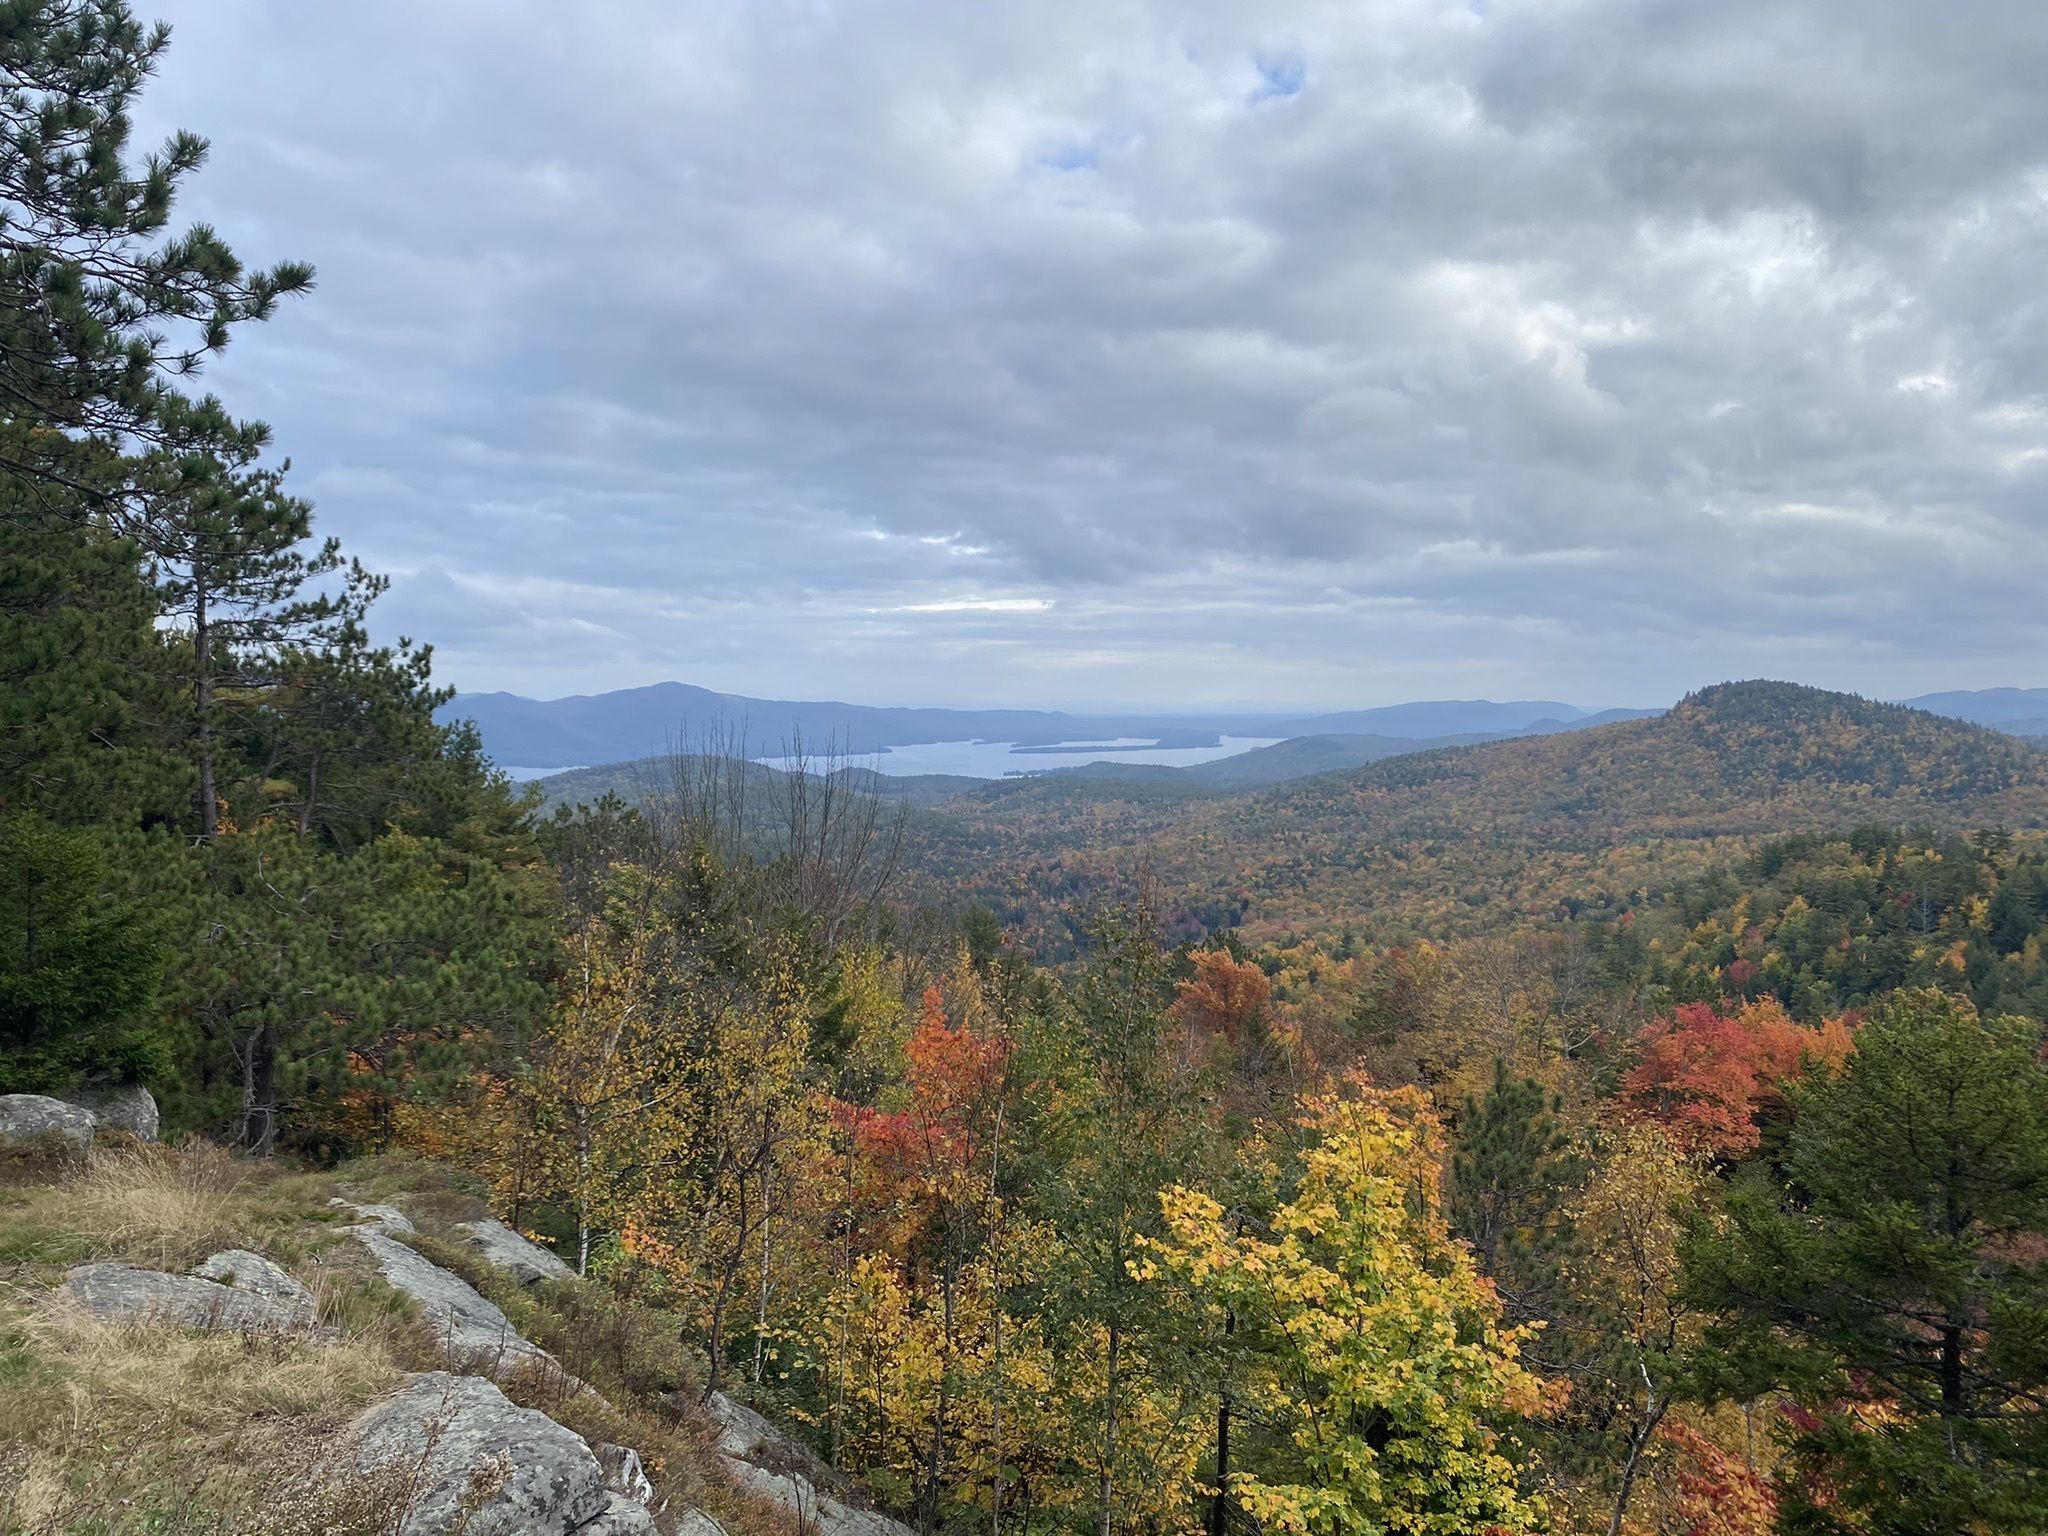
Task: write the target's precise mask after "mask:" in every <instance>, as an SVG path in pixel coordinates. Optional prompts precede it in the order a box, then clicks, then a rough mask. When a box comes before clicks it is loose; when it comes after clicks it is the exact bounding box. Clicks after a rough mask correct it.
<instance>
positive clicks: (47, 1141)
mask: <svg viewBox="0 0 2048 1536" xmlns="http://www.w3.org/2000/svg"><path fill="white" fill-rule="evenodd" d="M98 1124H99V1122H98V1121H97V1120H96V1119H95V1118H94V1117H93V1112H92V1111H91V1110H89V1109H81V1108H79V1107H78V1106H77V1105H76V1104H66V1103H65V1102H64V1101H63V1100H62V1099H47V1098H44V1097H43V1096H42V1095H41V1094H40V1093H6V1094H0V1151H19V1152H52V1151H54V1152H69V1153H80V1152H83V1151H85V1150H86V1148H88V1147H90V1146H91V1145H92V1133H93V1130H94V1128H95V1127H96V1126H97V1125H98Z"/></svg>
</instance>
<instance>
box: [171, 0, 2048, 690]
mask: <svg viewBox="0 0 2048 1536" xmlns="http://www.w3.org/2000/svg"><path fill="white" fill-rule="evenodd" d="M157 9H158V10H159V11H161V12H165V13H166V14H167V19H169V20H170V21H171V22H172V23H173V26H174V29H175V41H174V45H173V49H172V53H171V56H170V59H169V61H168V62H167V65H166V68H165V70H164V72H163V76H162V78H161V80H160V81H159V83H158V85H157V86H156V87H155V88H154V89H153V91H152V92H151V93H150V95H149V98H148V108H149V115H148V117H147V119H146V120H145V121H144V123H143V124H142V125H141V128H142V130H143V131H144V132H145V133H146V134H154V133H157V132H160V131H162V130H163V129H165V128H167V127H168V126H170V125H172V124H177V125H182V126H188V127H191V128H194V129H196V130H198V131H200V132H203V133H205V134H207V135H208V136H209V137H211V138H212V140H213V141H214V146H215V153H214V160H213V163H212V165H211V166H210V167H209V169H208V171H207V172H206V173H205V174H204V176H203V180H202V184H201V185H199V186H198V188H197V190H196V192H195V195H194V198H193V200H192V203H191V206H190V207H189V208H188V209H187V210H186V211H187V212H188V213H191V214H193V215H195V216H204V217H207V218H210V219H212V220H213V221H215V222H216V223H218V224H219V225H221V226H222V227H223V228H224V229H226V230H227V231H228V232H229V233H230V234H231V236H232V237H233V238H234V239H235V241H236V242H237V244H238V247H239V248H241V249H243V250H244V252H245V254H249V255H252V256H255V257H258V258H262V259H274V258H275V257H277V256H283V255H290V256H299V257H305V258H307V259H310V260H312V261H314V262H315V263H316V264H317V265H318V267H319V269H320V278H321V286H320V291H319V292H318V293H317V294H316V295H315V296H314V297H313V298H312V299H310V300H307V301H303V302H301V303H300V304H298V305H297V306H295V307H293V308H292V309H290V310H289V311H287V312H286V313H285V314H284V315H282V316H280V318H279V319H278V320H276V321H275V322H273V323H272V324H271V325H270V326H268V327H267V328H266V330H265V334H263V335H261V336H257V337H251V338H249V339H248V340H246V341H238V342H237V343H236V345H235V347H234V348H233V349H232V350H231V352H230V353H229V355H228V356H227V357H226V358H225V359H223V361H222V362H221V363H220V364H219V365H218V366H217V367H216V368H215V369H214V371H213V373H212V375H211V383H212V384H213V385H214V387H216V388H218V389H219V390H221V391H222V393H223V394H225V395H226V396H227V397H228V398H229V399H230V401H231V403H233V404H235V405H236V406H238V407H240V408H242V409H243V410H245V411H247V412H248V413H250V414H256V415H262V416H264V417H266V418H268V419H269V420H271V421H272V422H273V423H274V424H275V425H276V427H277V429H278V440H279V442H280V445H281V446H282V447H283V448H284V449H285V450H286V451H288V452H290V453H291V454H292V456H293V458H294V460H295V463H296V479H297V481H298V484H299V485H300V487H301V489H302V490H304V491H305V492H306V493H307V494H309V495H311V496H312V497H314V498H315V500H316V501H317V502H318V504H319V506H320V508H321V513H322V517H323V520H324V522H325V524H326V525H327V526H328V527H329V528H330V529H331V530H333V531H336V532H339V533H340V534H342V536H343V537H344V539H345V540H346V541H347V542H348V543H350V544H351V545H353V546H354V548H355V549H356V550H357V552H358V553H360V554H362V555H363V556H364V557H365V558H366V559H368V560H370V561H371V562H372V563H374V564H377V565H380V566H381V567H383V568H385V569H387V570H390V571H392V572H393V573H394V574H395V576H396V577H397V581H396V584H395V586H394V591H393V594H392V596H391V598H390V600H389V610H390V611H389V614H388V621H389V622H390V623H391V624H392V625H394V626H402V627H403V628H405V629H406V630H408V631H409V632H411V633H414V634H415V635H418V636H420V637H423V638H429V639H432V640H434V641H435V642H436V644H437V647H438V652H439V655H440V657H441V663H442V671H443V673H444V675H446V676H447V677H448V678H450V679H451V680H453V681H455V682H456V683H458V684H460V685H461V686H463V687H465V688H494V687H504V688H511V689H514V690H516V691H520V692H525V693H536V694H552V693H560V692H568V691H589V690H595V689H601V688H607V687H615V686H623V685H627V684H633V683H641V682H648V681H653V680H657V679H660V678H667V677H674V678H681V679H684V680H688V681H692V682H697V683H702V684H705V685H707V686H712V687H717V688H721V689H726V690H730V691H741V692H751V693H760V694H775V695H781V696H807V697H817V696H841V697H850V698H854V699H858V700H862V701H872V702H921V703H956V704H972V703H1030V704H1063V705H1069V706H1081V707H1085V706H1087V705H1090V704H1103V705H1111V704H1117V705H1121V704H1140V703H1144V704H1170V703H1174V702H1187V703H1198V702H1199V703H1253V702H1269V703H1273V704H1276V705H1289V706H1292V705H1300V706H1314V705H1329V706H1344V705H1355V704H1365V703H1374V702H1381V701H1386V700H1390V699H1396V698H1406V697H1417V696H1427V695H1441V694H1492V695H1494V696H1506V695H1514V694H1527V693H1541V694H1544V695H1547V696H1559V695H1562V696H1565V697H1576V698H1579V699H1581V700H1582V701H1585V702H1587V703H1612V702H1626V703H1634V702H1646V703H1647V702H1661V701H1664V700H1667V699H1668V698H1670V697H1671V696H1672V695H1673V694H1674V693H1676V692H1677V691H1679V690H1680V689H1682V688H1684V687H1687V686H1691V685H1694V684H1697V683H1700V682H1704V681H1710V680H1713V679H1716V678H1721V677H1727V676H1735V675H1753V674H1769V675H1777V676H1791V677H1796V678H1798V679H1800V680H1803V681H1813V682H1821V683H1828V684H1833V685H1839V686H1849V687H1857V688H1861V689H1863V690H1865V691H1870V692H1875V693H1885V694H1903V693H1910V692H1916V691H1919V690H1922V689H1926V688H1933V687H1939V686H1959V685H1962V686H1966V685H1974V684H1985V683H1995V682H2015V683H2040V682H2048V672H2044V671H2043V670H2042V669H2043V665H2044V663H2043V662H2042V661H2041V660H2040V658H2041V657H2043V656H2044V655H2048V603H2044V601H2043V589H2044V581H2048V294H2044V285H2043V282H2042V277H2041V274H2042V273H2043V271H2044V270H2048V93H2044V92H2042V91H2041V89H2040V84H2039V83H2040V81H2041V80H2043V79H2048V29H2044V28H2043V27H2042V26H2041V25H2040V18H2039V11H2038V7H2037V5H2036V4H2035V3H2033V0H2009V3H2003V4H2001V3H1996V0H1964V3H1963V4H1961V5H1960V6H1949V7H1937V6H1931V5H1927V4H1924V3H1921V0H1808V3H1806V4H1802V5H1799V6H1796V7H1792V6H1785V5H1782V4H1780V3H1777V0H1723V3H1719V4H1715V5H1700V4H1697V3H1695V0H1629V3H1623V0H1473V3H1470V4H1452V3H1437V0H1380V3H1371V0H1367V3H1359V0H1349V3H1346V4H1341V5H1338V4H1313V3H1304V4H1289V3H1280V0H1275V3H1270V4H1264V5H1258V6H1250V5H1244V4H1232V5H1223V4H1200V3H1190V0H1156V3H1147V0H1109V3H1103V0H1087V3H1075V4H1060V3H1047V4H1043V5H1034V6H1027V7H1009V8H1000V7H984V6H932V5H928V4H910V3H889V0H873V3H860V4H844V5H841V4H831V3H821V0H808V3H798V0H789V3H777V0H728V3H724V4H717V3H707V4H702V5H691V6H687V7H679V6H672V5H666V4H661V3H659V0H630V3H629V0H605V3H595V4H588V5H580V6H575V7H564V6H559V5H546V6H543V5H540V4H537V3H520V4H506V3H498V0H443V3H440V4H436V5H434V6H415V5H400V4H396V3H390V0H375V3H369V0H366V3H358V4H354V5H350V6H346V7H339V6H336V7H327V6H318V7H316V6H288V7H287V6H276V5H270V4H265V3H262V0H176V3H171V4H168V5H160V6H159V7H158V8H157Z"/></svg>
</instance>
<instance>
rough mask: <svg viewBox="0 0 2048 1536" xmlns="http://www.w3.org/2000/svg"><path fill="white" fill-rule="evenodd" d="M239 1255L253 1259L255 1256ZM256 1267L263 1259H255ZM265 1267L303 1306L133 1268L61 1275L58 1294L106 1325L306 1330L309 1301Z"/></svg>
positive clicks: (99, 1267) (82, 1268)
mask: <svg viewBox="0 0 2048 1536" xmlns="http://www.w3.org/2000/svg"><path fill="white" fill-rule="evenodd" d="M215 1257H216V1258H221V1257H225V1255H219V1254H217V1255H215ZM242 1257H244V1258H247V1259H254V1258H256V1255H254V1254H246V1255H242ZM208 1262H209V1263H210V1262H211V1260H209V1261H208ZM257 1263H259V1264H264V1261H263V1260H261V1259H257ZM265 1268H266V1269H271V1270H275V1272H276V1274H277V1275H279V1276H281V1277H282V1278H283V1279H284V1280H285V1281H288V1282H289V1283H290V1284H291V1285H293V1286H295V1287H297V1288H298V1290H299V1292H300V1294H301V1295H302V1296H303V1298H304V1299H303V1302H301V1301H298V1300H295V1299H288V1298H280V1297H278V1296H273V1295H268V1294H265V1293H264V1292H262V1291H259V1290H257V1289H255V1288H254V1287H250V1288H246V1289H245V1288H243V1287H241V1286H237V1285H223V1284H221V1283H220V1282H219V1281H218V1280H215V1279H201V1278H200V1277H199V1276H197V1275H171V1274H166V1273H164V1272H163V1271H162V1270H160V1269H139V1268H137V1267H136V1266H134V1265H132V1264H81V1265H79V1266H78V1267H77V1268H76V1269H73V1270H71V1271H70V1272H69V1273H67V1274H66V1275H65V1276H64V1284H63V1287H62V1294H63V1295H64V1296H66V1297H67V1298H69V1299H70V1300H71V1301H73V1302H75V1303H76V1304H77V1305H78V1306H80V1307H83V1308H84V1309H85V1310H86V1311H87V1312H89V1313H90V1314H91V1315H92V1316H94V1317H96V1318H98V1319H99V1320H100V1321H101V1322H104V1323H117V1324H129V1323H148V1322H156V1323H168V1324H171V1325H173V1326H175V1327H180V1328H197V1329H201V1330H204V1331H206V1332H217V1333H242V1334H287V1333H301V1332H304V1331H305V1330H306V1329H307V1328H309V1327H311V1326H312V1323H313V1319H314V1312H315V1309H314V1307H313V1298H312V1297H311V1296H310V1295H307V1294H305V1288H304V1287H303V1286H299V1285H298V1282H297V1281H295V1280H292V1279H291V1277H290V1276H289V1275H286V1274H284V1272H283V1271H282V1270H277V1269H276V1267H275V1266H274V1265H269V1264H265Z"/></svg>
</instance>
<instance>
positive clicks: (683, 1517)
mask: <svg viewBox="0 0 2048 1536" xmlns="http://www.w3.org/2000/svg"><path fill="white" fill-rule="evenodd" d="M675 1527H676V1536H725V1527H724V1526H722V1525H720V1524H719V1523H718V1522H717V1521H716V1520H714V1519H712V1518H711V1517H710V1516H709V1515H707V1514H705V1513H704V1511H703V1510H701V1509H685V1510H682V1511H680V1512H679V1513H678V1514H677V1515H676V1518H675Z"/></svg>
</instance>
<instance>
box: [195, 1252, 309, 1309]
mask: <svg viewBox="0 0 2048 1536" xmlns="http://www.w3.org/2000/svg"><path fill="white" fill-rule="evenodd" d="M192 1273H193V1275H194V1276H196V1277H197V1278H199V1279H201V1280H211V1281H213V1282H214V1283H215V1284H216V1285H223V1286H230V1287H232V1288H233V1289H235V1290H236V1291H239V1292H242V1293H244V1294H246V1295H251V1296H261V1297H262V1298H263V1299H264V1300H266V1301H269V1302H273V1303H275V1304H276V1305H277V1306H278V1307H279V1308H281V1309H283V1310H284V1311H285V1312H287V1313H289V1314H290V1315H291V1316H292V1317H293V1318H294V1319H295V1320H296V1322H297V1324H298V1326H299V1327H301V1328H310V1327H312V1326H313V1324H314V1323H315V1322H316V1321H318V1320H319V1316H320V1304H319V1303H318V1302H316V1301H315V1300H314V1299H313V1293H312V1292H311V1291H309V1290H307V1289H306V1288H305V1287H304V1286H303V1285H301V1284H299V1282H298V1281H297V1280H295V1279H294V1278H292V1276H290V1275H288V1274H286V1273H285V1272H284V1271H283V1270H282V1269H279V1268H278V1267H277V1266H276V1265H275V1264H273V1263H271V1262H270V1260H268V1259H266V1258H264V1257H263V1255H262V1254H260V1253H251V1252H250V1251H249V1250H248V1249H246V1248H224V1249H222V1250H221V1251H220V1252H219V1253H216V1254H214V1255H213V1256H212V1257H211V1258H209V1259H207V1260H206V1261H205V1262H203V1263H202V1264H200V1265H199V1267H198V1268H196V1269H194V1270H193V1271H192Z"/></svg>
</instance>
